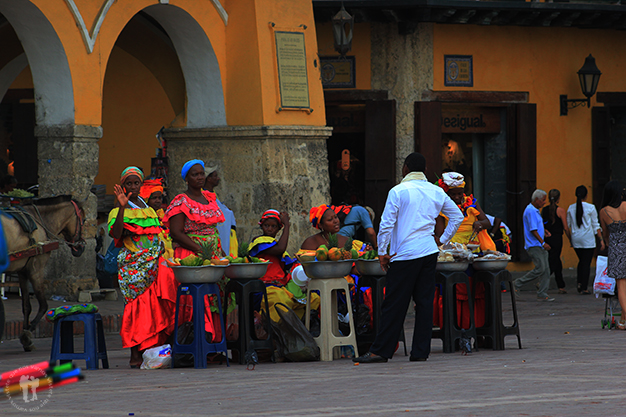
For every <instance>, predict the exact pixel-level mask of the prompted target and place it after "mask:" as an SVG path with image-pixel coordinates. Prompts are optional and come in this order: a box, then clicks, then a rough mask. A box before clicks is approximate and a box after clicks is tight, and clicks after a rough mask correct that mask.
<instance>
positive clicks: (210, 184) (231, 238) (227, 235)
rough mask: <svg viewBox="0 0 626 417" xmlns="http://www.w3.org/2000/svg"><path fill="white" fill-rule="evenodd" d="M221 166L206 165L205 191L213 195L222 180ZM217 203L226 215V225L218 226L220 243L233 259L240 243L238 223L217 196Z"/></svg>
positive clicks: (214, 164)
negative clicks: (219, 170)
mask: <svg viewBox="0 0 626 417" xmlns="http://www.w3.org/2000/svg"><path fill="white" fill-rule="evenodd" d="M218 168H219V165H218V164H217V163H213V164H212V165H208V164H207V165H206V166H205V167H204V174H205V175H206V179H205V181H204V189H205V190H207V191H210V192H212V193H214V192H215V187H217V186H218V185H219V184H220V180H221V178H220V177H219V175H218V172H217V170H218ZM215 201H216V202H217V205H218V207H219V208H220V210H222V214H224V223H220V224H218V225H217V230H218V231H219V234H220V242H221V244H222V249H223V250H224V253H225V254H227V255H231V256H232V257H233V258H236V257H237V253H238V247H239V243H238V241H237V221H236V220H235V214H234V213H233V212H232V210H231V209H229V208H228V207H226V204H224V203H222V202H221V201H220V199H219V198H217V194H215Z"/></svg>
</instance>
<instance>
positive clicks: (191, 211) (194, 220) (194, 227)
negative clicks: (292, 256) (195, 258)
mask: <svg viewBox="0 0 626 417" xmlns="http://www.w3.org/2000/svg"><path fill="white" fill-rule="evenodd" d="M202 195H203V196H204V198H205V199H206V200H207V202H208V204H202V203H199V202H197V201H194V200H192V199H191V198H189V196H187V194H185V193H183V194H179V195H177V196H176V197H175V198H174V200H172V202H171V203H170V205H169V206H168V207H167V209H166V210H165V215H164V216H163V220H162V222H163V225H164V226H165V227H167V228H168V229H169V228H170V219H171V218H172V217H174V216H176V215H177V214H181V213H182V214H184V215H185V222H184V224H183V232H184V233H185V234H186V235H187V236H189V237H190V238H191V239H192V240H194V241H195V242H197V243H199V244H202V243H203V242H209V243H210V244H213V245H214V246H213V247H216V248H217V249H218V252H220V253H221V251H222V245H221V243H220V235H219V232H218V231H217V224H218V223H222V222H223V221H224V220H225V219H224V214H223V213H222V211H221V210H220V208H219V206H218V205H217V202H216V195H215V193H212V192H210V191H206V190H202ZM189 255H196V253H194V252H193V251H191V250H189V249H187V248H183V247H182V246H179V245H177V244H176V242H174V256H175V257H176V258H181V259H182V258H185V257H187V256H189ZM168 270H169V271H172V269H171V268H168ZM227 282H228V280H227V279H226V278H222V279H221V280H220V281H219V282H218V283H217V284H218V286H219V288H220V295H221V297H222V300H224V288H225V287H226V283H227ZM187 298H191V297H190V296H183V297H181V308H180V313H179V323H184V322H186V321H190V320H191V317H192V315H193V309H192V306H191V301H190V300H189V299H187ZM222 306H223V307H224V303H222ZM234 308H235V306H234V305H233V304H230V303H229V307H228V308H224V310H226V311H225V313H224V314H225V315H226V314H228V313H229V312H230V310H232V309H234ZM211 312H212V313H214V314H210V313H211ZM217 312H218V309H217V302H216V301H215V300H214V299H213V297H211V300H210V309H209V308H207V311H205V330H206V331H207V332H210V333H211V334H212V335H213V340H221V326H220V325H219V324H218V325H214V323H219V319H218V318H217V317H215V315H216V314H217ZM216 320H217V321H216Z"/></svg>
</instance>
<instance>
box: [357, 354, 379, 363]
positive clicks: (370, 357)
mask: <svg viewBox="0 0 626 417" xmlns="http://www.w3.org/2000/svg"><path fill="white" fill-rule="evenodd" d="M352 362H359V363H378V362H387V358H383V357H382V356H378V355H375V354H373V353H372V352H367V353H366V354H365V355H363V356H359V357H358V358H352Z"/></svg>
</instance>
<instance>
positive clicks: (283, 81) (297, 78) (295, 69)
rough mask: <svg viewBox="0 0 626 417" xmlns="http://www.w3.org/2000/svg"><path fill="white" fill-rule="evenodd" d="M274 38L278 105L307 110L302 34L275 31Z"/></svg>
mask: <svg viewBox="0 0 626 417" xmlns="http://www.w3.org/2000/svg"><path fill="white" fill-rule="evenodd" d="M275 36H276V58H277V60H278V84H279V87H280V105H281V107H284V108H309V79H308V77H307V71H306V50H305V45H304V33H302V32H278V31H277V32H275Z"/></svg>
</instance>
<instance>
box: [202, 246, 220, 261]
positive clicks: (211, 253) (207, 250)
mask: <svg viewBox="0 0 626 417" xmlns="http://www.w3.org/2000/svg"><path fill="white" fill-rule="evenodd" d="M216 246H217V245H216V244H215V242H200V248H202V250H201V251H200V257H201V258H202V260H203V261H205V260H211V259H213V257H215V256H217V255H218V254H217V253H216V252H217V247H216Z"/></svg>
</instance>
